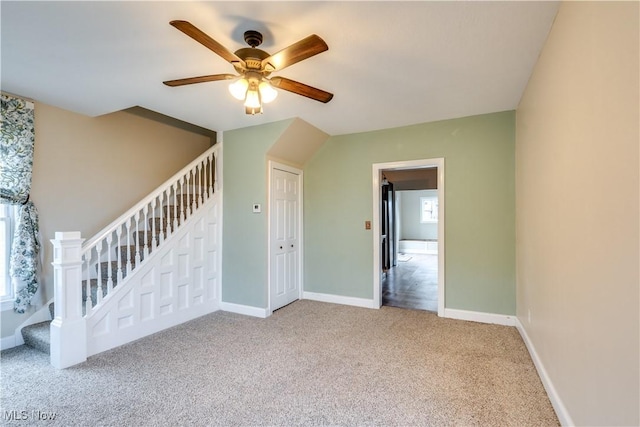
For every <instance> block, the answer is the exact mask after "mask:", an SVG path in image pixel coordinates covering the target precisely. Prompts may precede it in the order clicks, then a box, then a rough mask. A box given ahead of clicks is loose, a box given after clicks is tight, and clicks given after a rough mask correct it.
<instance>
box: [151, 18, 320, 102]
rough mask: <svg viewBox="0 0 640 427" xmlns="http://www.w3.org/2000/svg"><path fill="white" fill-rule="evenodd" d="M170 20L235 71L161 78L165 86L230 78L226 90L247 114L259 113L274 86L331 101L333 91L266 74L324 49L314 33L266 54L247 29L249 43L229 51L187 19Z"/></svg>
mask: <svg viewBox="0 0 640 427" xmlns="http://www.w3.org/2000/svg"><path fill="white" fill-rule="evenodd" d="M170 24H171V25H172V26H174V27H175V28H177V29H178V30H180V31H182V32H183V33H184V34H186V35H188V36H189V37H191V38H192V39H194V40H195V41H197V42H198V43H200V44H202V45H203V46H204V47H206V48H208V49H210V50H211V51H213V52H214V53H216V54H218V55H219V56H221V57H222V58H223V59H225V60H226V61H229V62H230V63H231V65H233V67H234V68H235V70H236V71H237V72H238V75H234V74H212V75H207V76H199V77H189V78H186V79H177V80H167V81H165V82H163V83H164V84H165V85H167V86H172V87H174V86H183V85H189V84H194V83H203V82H213V81H217V80H234V82H233V83H231V85H229V92H231V94H232V95H233V96H234V97H235V98H237V99H239V100H241V101H244V106H245V112H246V113H247V114H256V113H262V104H263V103H267V102H271V101H273V100H274V99H275V97H276V96H277V94H278V92H277V91H276V90H275V89H274V87H276V88H278V89H282V90H286V91H288V92H292V93H295V94H298V95H302V96H306V97H307V98H310V99H314V100H316V101H320V102H324V103H327V102H329V101H331V99H332V98H333V94H331V93H329V92H325V91H324V90H321V89H317V88H315V87H312V86H308V85H306V84H304V83H300V82H297V81H294V80H290V79H287V78H285V77H279V76H274V77H271V78H269V76H270V75H271V73H273V72H274V71H280V70H282V69H284V68H286V67H288V66H290V65H293V64H296V63H298V62H300V61H302V60H304V59H307V58H310V57H312V56H314V55H317V54H319V53H322V52H324V51H325V50H328V49H329V47H328V46H327V44H326V43H325V42H324V40H322V39H321V38H320V37H318V36H317V35H315V34H312V35H310V36H308V37H306V38H304V39H302V40H300V41H298V42H296V43H294V44H292V45H291V46H289V47H286V48H284V49H282V50H281V51H279V52H277V53H275V54H273V55H270V54H268V53H267V52H265V51H263V50H261V49H258V48H257V46H259V45H260V44H261V43H262V34H261V33H259V32H258V31H254V30H249V31H245V33H244V40H245V42H247V44H248V45H249V46H250V47H245V48H241V49H238V50H236V51H235V53H233V52H231V51H230V50H228V49H227V48H225V47H224V46H222V45H221V44H220V43H218V42H217V41H215V40H214V39H212V38H211V37H209V36H208V35H207V34H205V33H204V32H202V31H201V30H200V29H198V28H196V27H195V26H194V25H193V24H191V23H190V22H187V21H171V22H170Z"/></svg>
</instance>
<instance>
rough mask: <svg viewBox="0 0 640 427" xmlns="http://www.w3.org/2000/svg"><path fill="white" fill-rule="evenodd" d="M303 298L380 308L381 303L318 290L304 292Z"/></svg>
mask: <svg viewBox="0 0 640 427" xmlns="http://www.w3.org/2000/svg"><path fill="white" fill-rule="evenodd" d="M302 299H308V300H312V301H320V302H330V303H333V304H342V305H351V306H354V307H364V308H376V309H377V308H380V306H379V305H377V304H376V303H375V301H374V300H372V299H366V298H356V297H345V296H342V295H333V294H321V293H316V292H306V291H305V292H303V293H302Z"/></svg>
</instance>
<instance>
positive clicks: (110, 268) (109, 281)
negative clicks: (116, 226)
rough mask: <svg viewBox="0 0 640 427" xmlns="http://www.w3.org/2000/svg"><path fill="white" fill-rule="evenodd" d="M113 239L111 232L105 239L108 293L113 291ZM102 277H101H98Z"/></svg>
mask: <svg viewBox="0 0 640 427" xmlns="http://www.w3.org/2000/svg"><path fill="white" fill-rule="evenodd" d="M112 240H113V236H112V234H109V235H108V236H107V238H106V239H105V243H106V244H107V265H106V268H107V295H109V294H110V293H111V291H112V290H113V277H112V276H113V264H111V249H112V247H111V242H112ZM98 279H100V278H98Z"/></svg>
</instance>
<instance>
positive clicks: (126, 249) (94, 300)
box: [51, 145, 219, 368]
mask: <svg viewBox="0 0 640 427" xmlns="http://www.w3.org/2000/svg"><path fill="white" fill-rule="evenodd" d="M218 152H219V146H218V145H215V146H213V147H211V148H210V149H209V150H207V151H206V152H204V153H203V154H202V155H200V156H199V157H198V158H197V159H195V160H194V161H193V162H191V163H190V164H189V165H187V166H186V167H185V168H183V169H182V170H181V171H180V172H178V173H177V174H175V175H174V176H173V177H171V178H169V179H168V180H167V181H165V182H164V183H163V184H162V185H161V186H160V187H158V188H157V189H156V190H154V191H153V192H152V193H151V194H149V195H148V196H147V197H145V198H144V199H142V200H141V201H140V202H139V203H138V204H136V205H135V206H134V207H132V208H131V209H129V210H128V211H127V212H125V213H124V214H122V215H121V216H120V217H119V218H117V219H116V220H115V221H113V222H112V223H111V224H110V225H108V226H107V227H105V228H104V229H102V230H101V231H100V232H99V233H97V234H96V235H95V236H93V237H92V238H90V239H88V240H87V241H86V242H84V244H82V246H81V247H80V244H79V242H80V241H81V239H80V235H79V233H77V234H76V232H72V233H68V232H67V233H56V239H53V240H52V243H53V245H54V252H55V251H63V252H64V253H62V252H61V253H60V254H59V256H58V257H56V253H54V263H53V264H54V269H56V273H55V274H56V275H55V282H56V284H55V286H54V288H55V312H56V314H55V319H54V322H53V324H52V335H51V338H52V339H51V354H52V356H53V355H54V354H55V355H56V358H57V359H58V361H57V362H56V363H55V364H54V366H56V367H58V368H64V367H67V366H71V365H73V364H76V363H79V361H81V360H82V354H79V355H76V356H72V357H65V356H61V355H62V354H64V353H63V352H65V351H70V350H69V349H68V347H67V345H66V344H65V342H66V341H67V340H63V339H62V340H61V339H56V337H57V336H62V337H64V336H65V335H64V325H65V324H73V325H75V324H77V323H78V320H79V319H78V317H77V316H76V315H77V314H80V313H81V316H82V317H83V318H87V317H88V316H91V315H92V313H95V312H96V311H98V310H99V309H100V307H101V305H102V304H103V302H104V301H105V299H107V298H109V295H110V294H111V293H112V292H113V291H114V288H115V287H120V286H124V285H125V284H126V281H127V280H126V278H127V277H128V276H129V275H131V274H132V273H133V272H134V271H135V270H136V269H137V268H140V266H142V265H144V262H145V260H146V259H148V258H149V256H150V255H151V254H152V253H153V252H154V251H155V250H156V249H157V248H158V247H159V246H160V245H162V244H163V243H164V242H165V241H167V240H168V239H170V238H171V237H172V236H173V235H174V234H175V233H176V232H177V231H178V229H179V227H180V226H181V225H182V224H184V223H185V222H186V221H187V220H188V219H189V217H190V216H191V215H193V213H194V212H195V211H196V210H197V209H199V208H200V207H201V206H203V205H204V204H205V203H206V202H207V201H208V200H209V199H210V198H212V197H213V195H214V192H215V191H217V190H218V180H217V167H216V166H217V164H216V161H217V156H218ZM69 236H72V237H73V239H72V240H73V242H72V243H73V246H74V248H73V250H71V251H69V250H65V249H64V248H65V247H66V246H65V245H69V244H71V243H68V242H66V240H68V239H66V237H69ZM68 265H73V266H74V270H73V271H74V274H73V275H68V274H64V271H65V269H68V268H69V267H67V266H68ZM78 290H80V291H78ZM70 314H72V315H71V317H69V315H70ZM54 325H55V327H56V328H57V329H56V331H55V336H54V329H53V328H54ZM75 332H77V331H75ZM63 346H64V347H67V348H63ZM74 351H80V353H82V352H84V359H86V348H85V349H83V350H79V349H76V350H74ZM65 360H72V361H73V363H71V364H68V363H66V362H65ZM52 362H53V359H52Z"/></svg>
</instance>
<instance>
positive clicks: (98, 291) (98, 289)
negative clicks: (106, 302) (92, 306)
mask: <svg viewBox="0 0 640 427" xmlns="http://www.w3.org/2000/svg"><path fill="white" fill-rule="evenodd" d="M103 242H104V240H100V241H99V243H98V244H97V245H96V256H97V261H96V262H97V263H98V264H97V266H98V267H97V268H98V286H97V287H96V305H98V304H100V303H101V302H102V297H103V296H104V295H102V263H101V262H100V254H101V252H102V243H103Z"/></svg>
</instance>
